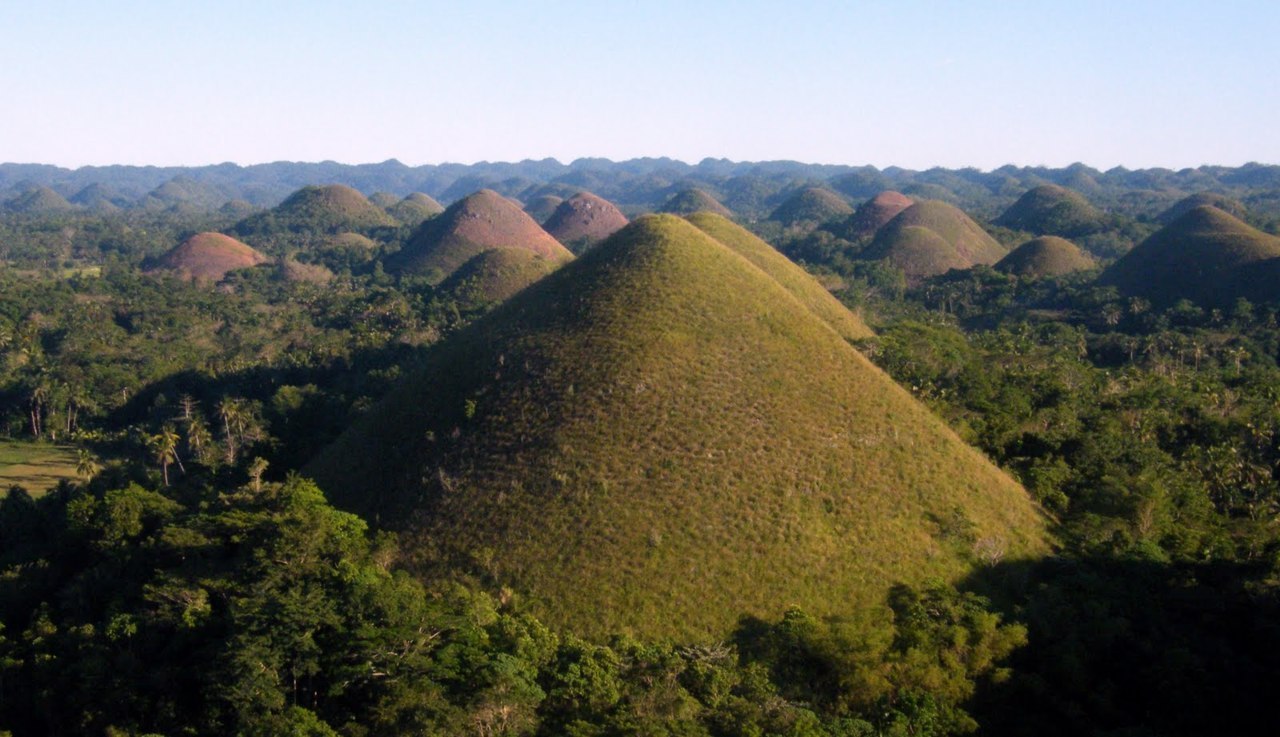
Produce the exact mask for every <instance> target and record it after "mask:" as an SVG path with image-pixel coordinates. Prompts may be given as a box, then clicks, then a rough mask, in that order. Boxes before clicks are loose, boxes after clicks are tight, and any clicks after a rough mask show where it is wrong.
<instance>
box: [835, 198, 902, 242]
mask: <svg viewBox="0 0 1280 737" xmlns="http://www.w3.org/2000/svg"><path fill="white" fill-rule="evenodd" d="M914 204H915V201H914V200H912V199H911V198H910V197H908V196H906V195H904V194H902V193H901V192H894V191H893V190H885V191H884V192H881V193H880V194H877V195H876V196H875V197H872V198H871V199H869V200H867V201H866V202H864V203H862V204H861V205H859V206H858V209H857V210H855V211H854V213H853V214H852V215H850V216H849V217H848V219H846V220H845V221H844V222H843V223H840V224H839V225H837V226H835V227H834V228H833V231H834V232H835V233H836V235H838V236H840V237H841V238H846V239H848V240H851V241H857V240H862V239H863V238H870V237H871V236H873V235H875V234H876V231H878V230H880V229H881V228H883V227H884V226H885V225H886V224H887V223H888V222H889V221H890V220H893V219H894V218H895V217H896V216H897V215H898V213H900V212H902V211H903V210H905V209H907V208H908V207H911V206H912V205H914Z"/></svg>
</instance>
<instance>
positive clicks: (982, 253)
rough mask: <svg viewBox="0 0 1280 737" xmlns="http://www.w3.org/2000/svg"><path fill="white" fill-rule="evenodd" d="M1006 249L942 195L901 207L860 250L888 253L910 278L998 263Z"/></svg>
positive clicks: (869, 254) (876, 255)
mask: <svg viewBox="0 0 1280 737" xmlns="http://www.w3.org/2000/svg"><path fill="white" fill-rule="evenodd" d="M1004 255H1005V249H1004V247H1003V246H1001V245H1000V244H999V243H998V242H996V240H995V239H994V238H992V237H991V236H990V235H988V234H987V232H986V231H985V230H983V229H982V228H981V227H980V226H979V225H978V224H977V223H975V222H973V220H972V219H970V218H969V216H968V215H966V214H964V213H963V212H961V211H960V210H959V209H958V208H956V207H954V206H952V205H949V204H947V203H945V202H942V201H940V200H922V201H920V202H917V203H915V204H914V205H912V206H911V207H908V208H907V209H905V210H903V211H902V212H900V213H898V214H897V215H896V216H895V217H894V218H893V220H890V221H889V222H888V224H886V225H885V226H884V227H883V228H881V229H880V231H879V232H878V233H876V237H875V240H873V241H872V242H871V245H870V246H868V247H867V250H865V251H864V252H863V253H862V258H865V259H868V260H878V259H885V260H887V261H888V262H889V263H890V264H892V265H893V266H896V267H897V268H899V269H902V271H903V273H905V274H906V276H907V279H909V280H919V279H923V278H925V277H930V276H936V275H938V274H945V273H946V272H948V271H950V270H951V269H967V268H970V267H972V266H975V265H977V264H994V263H995V262H997V261H999V260H1000V259H1002V258H1004Z"/></svg>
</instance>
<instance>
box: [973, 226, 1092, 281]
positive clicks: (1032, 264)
mask: <svg viewBox="0 0 1280 737" xmlns="http://www.w3.org/2000/svg"><path fill="white" fill-rule="evenodd" d="M1093 267H1094V262H1093V259H1092V258H1091V257H1090V256H1089V254H1087V253H1085V252H1084V251H1081V250H1080V247H1079V246H1077V245H1076V244H1074V243H1072V242H1071V241H1069V240H1066V239H1063V238H1059V237H1057V236H1054V235H1046V236H1042V237H1040V238H1035V239H1033V240H1029V241H1027V242H1026V243H1023V244H1022V245H1020V246H1018V247H1017V248H1015V249H1013V250H1012V251H1010V252H1009V255H1008V256H1005V257H1004V258H1002V259H1000V260H999V261H997V262H996V265H995V269H996V271H1003V272H1004V273H1006V274H1014V275H1015V276H1029V277H1045V276H1061V275H1063V274H1070V273H1071V272H1073V271H1084V270H1085V269H1092V268H1093Z"/></svg>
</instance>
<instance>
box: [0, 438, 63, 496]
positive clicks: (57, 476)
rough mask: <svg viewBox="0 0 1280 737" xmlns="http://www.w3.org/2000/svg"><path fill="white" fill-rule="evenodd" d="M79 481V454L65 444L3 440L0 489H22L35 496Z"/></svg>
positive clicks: (0, 443) (0, 445)
mask: <svg viewBox="0 0 1280 737" xmlns="http://www.w3.org/2000/svg"><path fill="white" fill-rule="evenodd" d="M75 478H76V452H75V449H74V448H71V447H69V446H65V445H49V444H47V443H28V442H22V441H17V440H2V441H0V489H6V490H7V489H8V488H9V487H11V486H21V487H23V488H24V489H26V490H27V491H28V492H30V493H31V494H32V495H33V496H38V495H40V494H43V493H45V492H46V491H48V490H49V489H50V488H52V487H54V486H57V485H58V482H59V481H61V480H62V479H75Z"/></svg>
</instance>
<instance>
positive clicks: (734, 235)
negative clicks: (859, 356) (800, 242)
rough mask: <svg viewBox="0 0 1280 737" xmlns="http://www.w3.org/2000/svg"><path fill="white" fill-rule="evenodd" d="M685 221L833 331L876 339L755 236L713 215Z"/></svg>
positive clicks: (859, 320)
mask: <svg viewBox="0 0 1280 737" xmlns="http://www.w3.org/2000/svg"><path fill="white" fill-rule="evenodd" d="M685 219H686V220H688V221H689V222H691V223H693V225H694V226H695V227H696V228H698V230H701V231H702V232H704V233H706V234H707V235H709V236H711V237H712V238H715V239H716V240H717V241H719V242H720V243H722V244H724V245H726V246H728V247H729V248H731V249H733V250H734V251H735V252H737V254H738V255H739V256H742V257H743V258H745V259H747V260H748V261H750V262H751V263H753V264H755V266H756V267H757V268H759V269H760V270H761V271H763V272H765V273H766V274H768V275H769V276H771V277H773V280H774V281H776V282H778V284H780V285H781V286H782V287H783V288H784V289H786V290H787V291H788V292H791V296H793V297H795V298H796V299H797V300H799V301H800V303H801V304H803V305H804V306H805V307H808V308H809V310H810V311H812V312H813V313H814V314H815V315H817V316H818V317H820V318H822V319H823V320H825V321H826V323H827V324H828V325H830V326H831V328H832V329H833V330H835V331H836V332H837V333H839V334H840V335H841V336H843V337H844V338H846V339H848V340H858V339H860V338H870V337H871V336H872V335H874V333H873V332H871V328H869V327H867V324H866V323H865V322H863V321H862V318H860V317H858V316H857V315H855V314H853V313H852V312H850V311H849V308H847V307H845V306H844V305H843V304H841V303H840V300H838V299H836V298H835V297H833V296H831V292H828V291H827V290H826V289H824V288H823V287H822V285H821V284H819V283H818V282H817V281H816V280H815V279H814V278H813V277H812V276H810V275H809V274H808V273H807V272H806V271H805V270H804V269H802V268H800V267H799V266H797V265H796V264H795V263H793V262H792V261H791V259H789V258H787V257H786V256H783V255H782V254H781V253H779V252H778V251H777V250H776V249H774V247H773V246H771V245H769V244H768V243H766V242H764V241H763V240H761V239H759V238H757V237H756V235H755V234H754V233H752V232H751V231H749V230H747V229H746V228H744V227H742V226H741V225H738V224H737V223H735V222H733V221H731V220H729V219H728V218H725V217H722V216H720V215H716V214H714V213H710V212H699V213H694V214H693V215H687V216H686V217H685Z"/></svg>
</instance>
